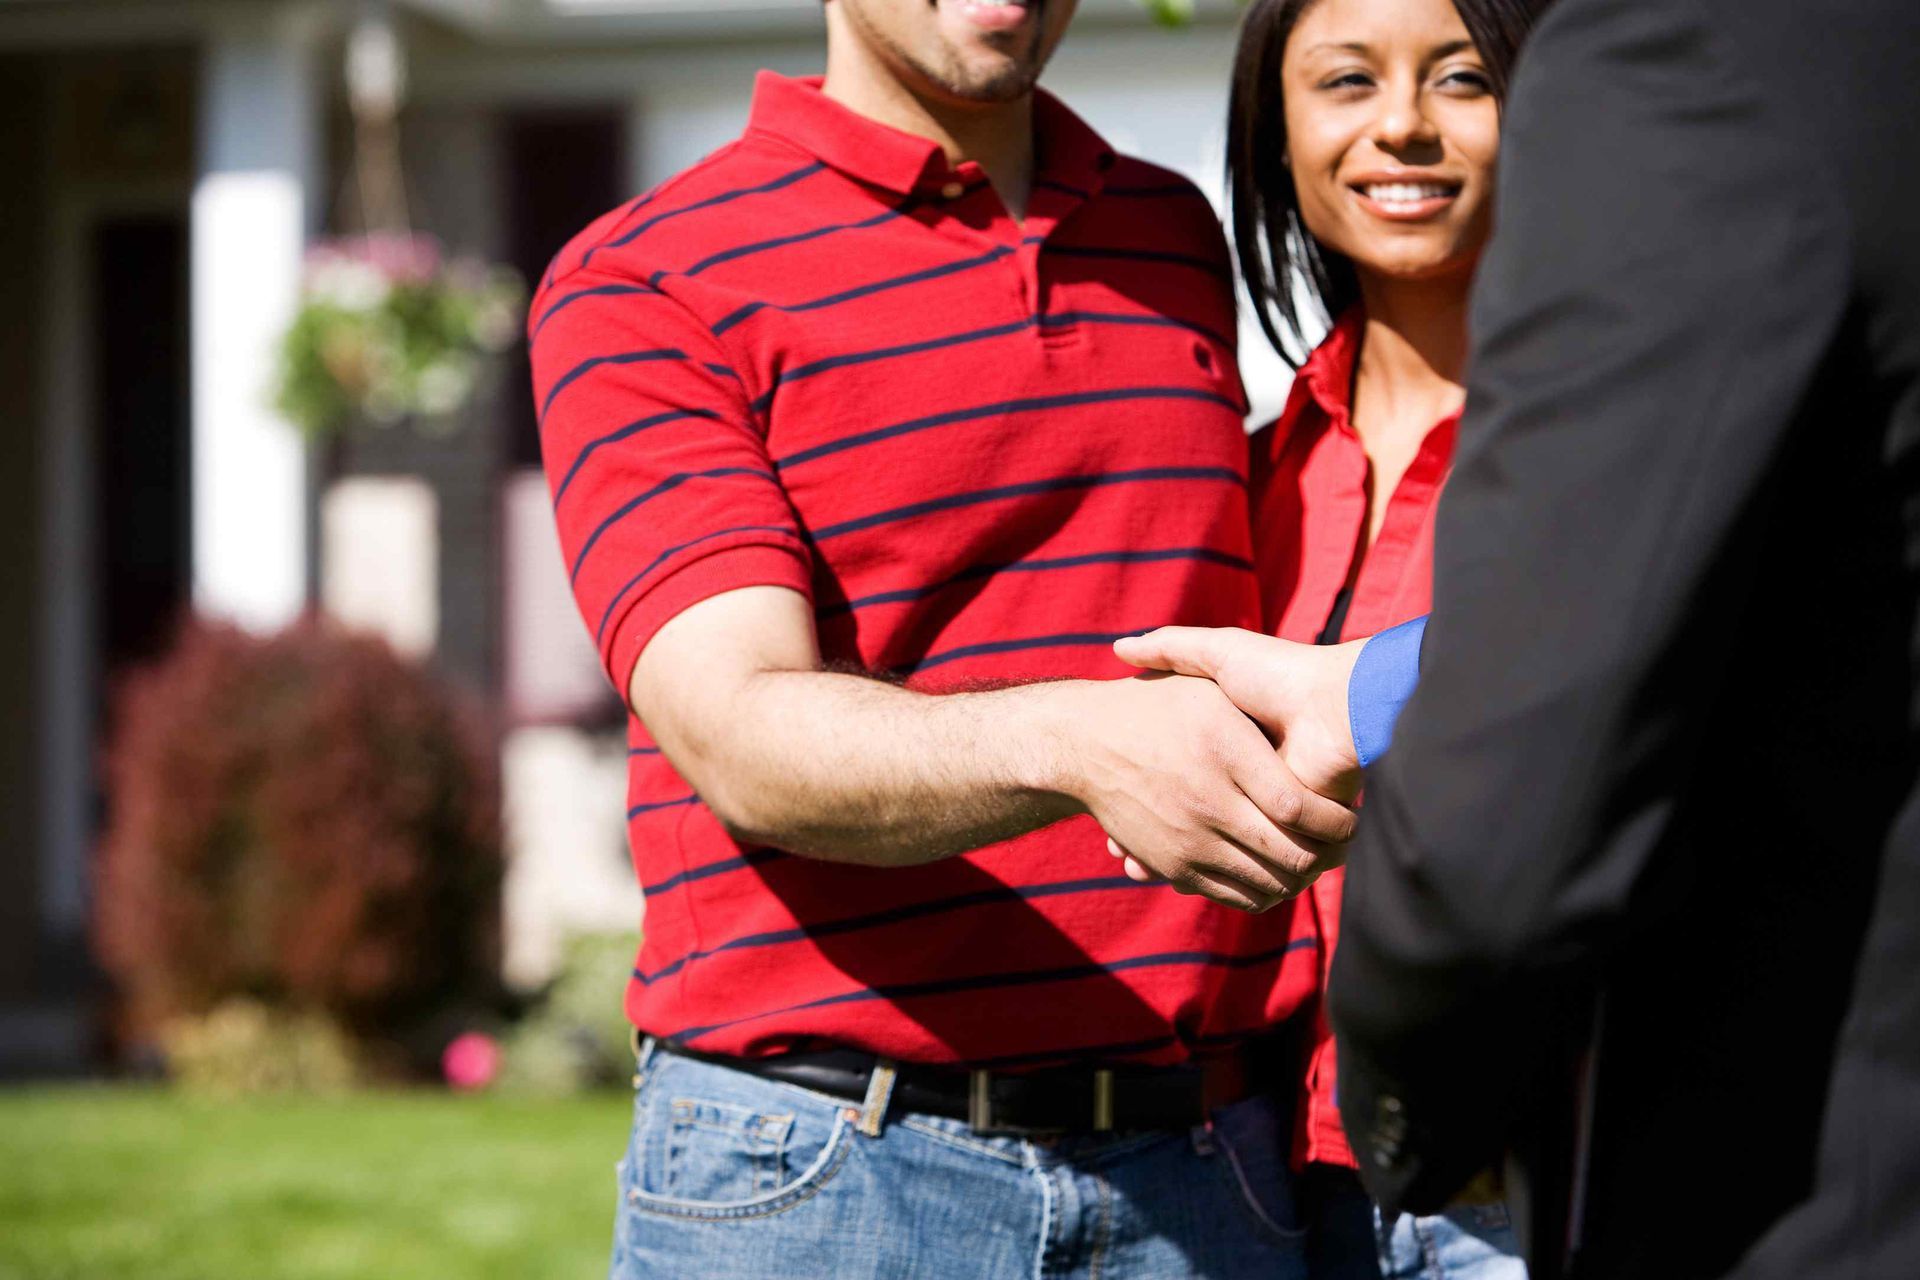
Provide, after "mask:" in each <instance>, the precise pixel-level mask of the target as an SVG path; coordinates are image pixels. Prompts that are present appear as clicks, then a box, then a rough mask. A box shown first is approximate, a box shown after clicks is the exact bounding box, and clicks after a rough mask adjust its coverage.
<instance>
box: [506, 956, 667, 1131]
mask: <svg viewBox="0 0 1920 1280" xmlns="http://www.w3.org/2000/svg"><path fill="white" fill-rule="evenodd" d="M634 949H635V939H634V937H633V935H632V934H630V933H625V932H622V933H588V934H577V935H575V936H574V937H573V938H571V939H570V940H569V941H568V943H567V948H566V957H565V960H564V961H563V963H562V966H561V971H560V976H559V977H558V978H556V979H555V980H554V983H553V985H552V986H551V987H549V988H548V989H547V991H546V993H545V995H544V996H542V998H541V1000H540V1002H539V1003H538V1004H537V1005H535V1006H534V1008H533V1009H532V1011H531V1012H529V1013H528V1014H527V1016H526V1017H525V1018H523V1019H522V1020H521V1021H520V1023H519V1024H518V1025H517V1026H516V1027H515V1028H514V1029H513V1032H512V1034H511V1035H509V1036H508V1038H507V1042H506V1066H505V1069H504V1070H503V1071H502V1073H501V1079H500V1084H501V1087H502V1088H505V1089H518V1090H523V1091H528V1092H536V1093H570V1092H575V1091H578V1090H580V1089H586V1088H591V1087H594V1086H597V1085H606V1084H613V1083H617V1082H619V1081H623V1080H625V1079H627V1077H629V1076H630V1075H632V1073H633V1049H632V1043H631V1028H630V1025H629V1023H628V1022H627V1019H626V1014H625V1004H624V996H625V993H626V988H627V979H628V978H629V976H630V975H631V974H632V972H633V953H634Z"/></svg>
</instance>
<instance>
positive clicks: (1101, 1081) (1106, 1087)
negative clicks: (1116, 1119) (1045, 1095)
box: [967, 1068, 1113, 1134]
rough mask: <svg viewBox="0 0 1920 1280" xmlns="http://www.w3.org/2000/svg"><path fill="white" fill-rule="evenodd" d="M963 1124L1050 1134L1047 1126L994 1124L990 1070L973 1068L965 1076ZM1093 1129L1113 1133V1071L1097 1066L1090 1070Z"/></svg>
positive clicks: (986, 1130)
mask: <svg viewBox="0 0 1920 1280" xmlns="http://www.w3.org/2000/svg"><path fill="white" fill-rule="evenodd" d="M967 1127H968V1128H970V1129H972V1130H973V1131H974V1132H975V1133H1008V1134H1018V1133H1051V1132H1055V1131H1054V1130H1050V1129H1028V1128H1024V1127H1022V1126H1019V1125H1001V1124H995V1123H994V1119H993V1072H991V1071H974V1072H971V1073H969V1075H968V1077H967ZM1093 1131H1094V1132H1095V1133H1111V1132H1113V1072H1112V1071H1109V1070H1106V1069H1104V1068H1103V1069H1101V1070H1099V1071H1095V1072H1094V1073H1093Z"/></svg>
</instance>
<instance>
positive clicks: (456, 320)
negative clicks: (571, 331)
mask: <svg viewBox="0 0 1920 1280" xmlns="http://www.w3.org/2000/svg"><path fill="white" fill-rule="evenodd" d="M525 297H526V292H525V289H524V287H523V286H522V284H521V282H520V279H519V277H518V276H517V275H516V274H515V273H514V272H513V271H512V270H511V269H509V268H506V267H499V266H490V265H488V264H486V263H482V262H478V261H475V260H473V259H468V258H448V257H447V256H446V255H445V254H443V253H442V251H441V249H440V245H439V242H438V241H436V240H435V239H433V238H432V237H431V236H424V235H404V234H381V235H369V236H357V237H353V238H350V239H340V240H326V241H322V242H320V243H318V244H316V245H315V246H314V247H313V248H312V249H311V250H310V251H309V252H308V254H307V262H306V279H305V283H304V287H303V290H302V295H301V301H300V310H299V312H298V314H296V315H295V316H294V319H293V324H292V325H291V326H290V327H289V328H288V330H287V334H286V337H285V338H284V339H282V341H281V350H280V374H279V385H278V388H277V390H276V393H275V396H274V403H275V405H276V407H277V408H278V409H279V411H280V412H281V413H282V414H284V415H285V416H286V417H287V418H288V419H289V420H291V421H292V422H293V423H295V424H296V425H297V426H299V427H300V429H301V430H302V431H304V432H306V434H307V435H308V436H309V437H313V438H316V439H318V438H324V437H327V436H330V435H334V434H337V433H339V432H341V431H342V430H344V429H346V428H347V427H348V426H349V425H352V424H356V423H368V424H372V425H375V426H390V425H392V424H394V423H398V422H401V421H410V422H412V423H413V424H415V425H416V426H417V427H418V428H419V429H421V430H423V431H428V432H446V431H450V430H452V429H453V427H454V426H455V425H456V424H457V423H458V422H459V421H460V418H459V411H460V410H461V409H462V408H464V407H465V406H466V404H467V402H468V401H469V400H470V399H471V398H472V396H473V393H474V389H475V388H476V387H477V386H478V384H479V381H480V377H481V373H482V371H483V369H484V367H485V364H486V361H487V359H488V358H489V357H490V356H492V355H494V354H496V353H498V352H500V351H504V350H505V349H506V348H507V347H508V346H510V345H511V344H512V343H513V341H514V339H515V338H516V337H517V335H518V333H519V329H520V311H521V308H522V307H523V306H524V305H525Z"/></svg>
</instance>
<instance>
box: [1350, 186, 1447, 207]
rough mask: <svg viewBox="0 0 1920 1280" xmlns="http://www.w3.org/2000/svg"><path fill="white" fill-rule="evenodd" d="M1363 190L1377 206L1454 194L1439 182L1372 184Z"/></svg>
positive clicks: (1410, 202) (1413, 201) (1412, 202)
mask: <svg viewBox="0 0 1920 1280" xmlns="http://www.w3.org/2000/svg"><path fill="white" fill-rule="evenodd" d="M1364 190H1365V191H1366V193H1367V198H1368V199H1370V200H1372V201H1374V202H1376V203H1378V204H1414V203H1416V202H1418V201H1421V200H1432V199H1435V198H1436V197H1439V196H1450V195H1452V194H1453V193H1454V188H1452V187H1450V186H1447V185H1446V184H1445V183H1441V182H1374V183H1369V184H1368V185H1367V186H1366V187H1365V188H1364Z"/></svg>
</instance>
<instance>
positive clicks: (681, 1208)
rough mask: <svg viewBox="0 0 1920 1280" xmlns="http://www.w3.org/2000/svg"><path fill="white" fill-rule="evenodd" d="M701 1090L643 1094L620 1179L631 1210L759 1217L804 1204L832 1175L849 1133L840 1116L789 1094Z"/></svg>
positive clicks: (665, 1081) (660, 1087)
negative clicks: (625, 1169) (625, 1172)
mask: <svg viewBox="0 0 1920 1280" xmlns="http://www.w3.org/2000/svg"><path fill="white" fill-rule="evenodd" d="M704 1083H710V1082H707V1081H702V1080H687V1081H681V1080H676V1079H674V1078H672V1077H671V1076H669V1077H667V1078H662V1079H657V1080H650V1081H649V1082H648V1085H647V1087H646V1088H644V1089H643V1090H642V1096H641V1099H640V1106H639V1108H638V1111H639V1113H640V1115H639V1123H638V1125H637V1126H636V1131H635V1135H634V1143H633V1147H634V1150H633V1153H632V1158H631V1168H630V1169H629V1171H628V1176H627V1180H626V1186H627V1197H626V1198H627V1201H628V1203H630V1204H631V1205H633V1206H634V1207H636V1208H638V1209H641V1210H645V1211H647V1212H652V1213H660V1214H667V1215H670V1216H675V1217H690V1218H714V1219H723V1218H747V1217H762V1216H765V1215H768V1214H772V1213H778V1212H781V1211H782V1210H785V1209H789V1208H792V1207H793V1206H794V1205H796V1204H799V1203H800V1202H802V1201H804V1200H806V1199H809V1198H810V1197H811V1196H812V1195H813V1194H814V1193H815V1192H817V1191H818V1190H819V1189H820V1188H821V1187H822V1186H823V1185H825V1183H826V1182H827V1181H828V1180H829V1179H831V1178H832V1177H833V1175H834V1174H835V1173H837V1172H839V1168H840V1165H841V1163H842V1162H843V1161H844V1160H845V1159H846V1156H847V1152H848V1150H849V1142H848V1135H849V1133H850V1130H851V1126H850V1125H849V1124H848V1122H847V1119H846V1117H845V1114H844V1110H843V1109H842V1108H839V1107H834V1106H830V1105H828V1104H827V1101H826V1100H825V1099H819V1100H815V1099H813V1098H811V1097H809V1096H807V1095H805V1094H802V1093H799V1092H798V1091H786V1090H778V1089H765V1088H764V1087H761V1088H752V1089H735V1088H729V1087H727V1086H728V1085H729V1084H731V1082H729V1081H724V1080H723V1081H719V1082H717V1083H718V1086H719V1087H717V1088H705V1089H703V1088H701V1087H700V1085H702V1084H704ZM656 1086H657V1087H656ZM728 1095H733V1096H728ZM756 1095H757V1096H756Z"/></svg>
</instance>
